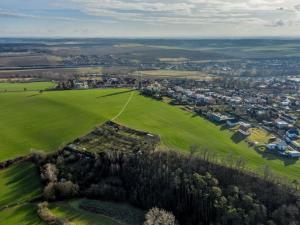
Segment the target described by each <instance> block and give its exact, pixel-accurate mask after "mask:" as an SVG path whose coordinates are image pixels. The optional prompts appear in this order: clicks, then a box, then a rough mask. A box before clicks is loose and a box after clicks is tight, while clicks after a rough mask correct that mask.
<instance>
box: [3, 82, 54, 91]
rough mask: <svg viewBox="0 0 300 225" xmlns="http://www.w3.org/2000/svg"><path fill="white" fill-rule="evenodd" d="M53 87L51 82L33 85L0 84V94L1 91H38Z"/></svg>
mask: <svg viewBox="0 0 300 225" xmlns="http://www.w3.org/2000/svg"><path fill="white" fill-rule="evenodd" d="M53 87H55V83H51V82H34V83H0V92H3V91H8V92H9V91H24V88H25V89H26V91H39V90H45V89H49V88H53Z"/></svg>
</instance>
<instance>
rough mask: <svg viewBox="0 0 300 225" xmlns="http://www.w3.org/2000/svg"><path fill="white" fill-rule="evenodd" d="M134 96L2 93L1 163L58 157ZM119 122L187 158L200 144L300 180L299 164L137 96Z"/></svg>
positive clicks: (100, 92)
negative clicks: (38, 155)
mask: <svg viewBox="0 0 300 225" xmlns="http://www.w3.org/2000/svg"><path fill="white" fill-rule="evenodd" d="M130 96H131V92H130V91H128V90H124V89H105V90H95V89H94V90H84V91H75V90H74V91H54V92H44V93H42V94H39V93H37V92H18V93H1V94H0V104H1V106H0V118H1V120H0V128H1V129H0V136H1V137H2V138H1V142H0V161H2V160H5V159H9V158H13V157H15V156H18V155H25V154H27V153H28V152H29V151H30V149H41V150H44V151H48V152H49V151H53V150H55V149H56V148H57V147H59V146H60V145H62V144H66V143H67V142H70V141H72V140H73V139H75V138H76V137H78V136H82V135H84V134H86V133H88V132H89V131H90V130H92V129H93V127H94V126H95V125H96V124H100V123H103V122H104V121H106V120H109V119H112V118H113V117H114V116H116V115H117V114H118V113H119V111H120V110H121V109H122V108H123V106H124V104H125V103H126V102H127V100H128V98H129V97H130ZM116 122H118V123H121V124H124V125H127V126H129V127H132V128H135V129H139V130H146V131H149V132H152V133H156V134H159V135H160V137H161V140H162V145H164V146H167V147H169V148H173V149H176V150H179V151H185V152H187V151H188V148H189V146H190V145H191V144H198V145H199V146H201V147H202V148H207V149H209V150H210V151H214V152H215V153H217V154H218V155H220V156H223V157H225V156H226V155H228V153H233V154H234V155H235V156H236V157H239V156H242V157H243V158H245V159H246V160H247V166H248V167H249V169H252V170H255V171H262V167H263V166H264V165H265V164H267V165H269V167H270V168H271V169H272V170H273V171H275V172H276V173H277V174H279V175H284V176H287V177H289V178H292V179H298V178H299V176H300V163H299V162H298V161H292V160H287V159H283V158H278V157H276V156H275V155H271V154H266V153H263V152H259V151H256V150H255V149H253V148H249V147H248V145H247V144H246V143H245V142H244V141H242V140H239V139H237V138H236V137H235V135H234V134H233V133H232V132H230V131H228V130H227V129H223V128H222V127H220V126H217V125H215V124H213V123H211V122H209V121H207V120H205V119H203V118H200V117H198V116H196V115H194V114H192V113H190V112H186V111H183V110H182V109H180V108H178V107H174V106H170V105H168V104H166V103H163V102H159V101H156V100H152V99H150V98H145V97H143V96H140V95H139V94H138V93H136V92H135V93H134V96H133V98H132V100H131V101H130V102H129V104H128V106H127V107H126V109H125V110H124V112H123V113H122V114H121V115H120V116H119V117H118V118H117V119H116Z"/></svg>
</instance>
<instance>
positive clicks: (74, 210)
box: [50, 199, 144, 225]
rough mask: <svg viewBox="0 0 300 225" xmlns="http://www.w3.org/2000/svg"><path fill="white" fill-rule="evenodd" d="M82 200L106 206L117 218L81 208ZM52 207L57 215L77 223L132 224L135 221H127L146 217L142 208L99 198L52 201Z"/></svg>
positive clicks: (93, 224) (84, 224)
mask: <svg viewBox="0 0 300 225" xmlns="http://www.w3.org/2000/svg"><path fill="white" fill-rule="evenodd" d="M82 202H87V203H88V204H92V205H96V206H97V207H101V208H105V210H106V211H109V212H110V213H112V214H113V215H115V217H116V218H112V217H109V215H103V214H98V213H91V212H89V211H86V210H83V209H80V207H79V204H80V203H82ZM50 209H51V212H52V213H53V214H54V215H55V216H58V217H61V218H66V219H68V220H69V221H70V222H72V223H74V224H76V225H124V224H128V225H132V224H133V223H127V222H126V221H127V220H129V221H131V220H132V218H133V217H138V218H142V221H143V219H144V213H143V212H142V210H139V209H136V208H133V207H131V206H129V205H127V204H117V203H112V202H102V201H97V200H81V199H79V200H71V201H64V202H58V203H52V204H50ZM124 212H130V213H124ZM119 215H121V216H119ZM124 216H125V217H124ZM134 225H139V224H134Z"/></svg>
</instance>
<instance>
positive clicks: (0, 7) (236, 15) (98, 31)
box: [0, 0, 300, 38]
mask: <svg viewBox="0 0 300 225" xmlns="http://www.w3.org/2000/svg"><path fill="white" fill-rule="evenodd" d="M267 36H282V37H300V0H0V37H121V38H122V37H175V38H176V37H188V38H194V37H197V38H205V37H267Z"/></svg>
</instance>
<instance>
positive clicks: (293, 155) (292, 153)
mask: <svg viewBox="0 0 300 225" xmlns="http://www.w3.org/2000/svg"><path fill="white" fill-rule="evenodd" d="M287 155H288V156H289V157H290V158H299V157H300V152H298V151H294V150H293V151H288V152H287Z"/></svg>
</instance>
